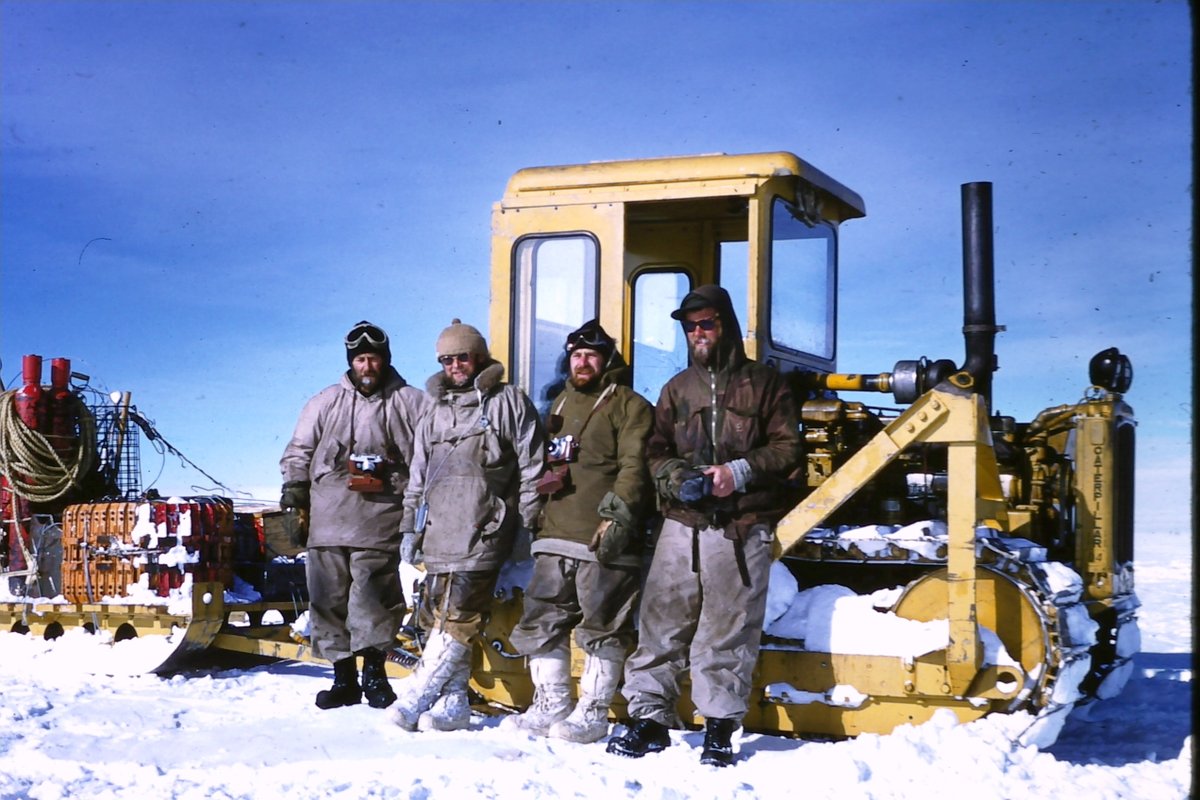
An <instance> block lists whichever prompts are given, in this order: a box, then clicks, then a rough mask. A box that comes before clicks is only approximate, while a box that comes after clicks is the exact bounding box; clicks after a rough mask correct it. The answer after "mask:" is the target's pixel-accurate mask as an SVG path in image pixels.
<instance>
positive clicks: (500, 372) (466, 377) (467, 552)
mask: <svg viewBox="0 0 1200 800" xmlns="http://www.w3.org/2000/svg"><path fill="white" fill-rule="evenodd" d="M436 353H437V360H438V363H439V364H441V369H440V370H439V371H438V372H437V373H435V374H434V375H433V376H432V377H431V378H430V379H429V380H428V382H427V383H426V385H425V388H426V391H427V392H428V394H429V396H430V398H431V401H432V405H431V407H430V408H429V410H428V411H427V412H426V414H425V416H424V417H422V419H421V422H420V424H419V425H418V426H417V432H416V441H415V443H414V445H413V461H412V470H411V478H410V480H409V483H408V491H407V492H406V493H405V496H404V518H403V520H402V521H401V523H400V530H402V531H404V534H403V537H402V541H401V545H400V553H401V559H402V560H403V561H404V562H405V563H410V564H411V563H415V562H416V561H417V560H418V555H417V553H418V551H420V552H421V554H422V555H423V558H424V563H425V571H426V578H425V602H423V603H422V604H421V609H420V611H421V618H420V623H421V626H422V627H423V628H425V629H426V630H428V631H431V632H432V633H430V635H429V639H428V641H427V643H426V645H425V650H424V652H423V653H422V654H421V662H420V664H419V665H418V666H417V668H416V670H415V671H414V672H413V674H412V675H410V676H408V677H407V678H405V679H404V680H403V681H402V682H401V683H400V685H399V686H398V687H397V689H398V694H399V698H398V699H397V700H396V703H395V704H394V705H393V706H392V711H391V718H392V721H393V722H395V723H396V724H397V725H399V726H400V727H402V728H405V729H406V730H458V729H461V728H465V727H467V725H468V724H469V722H470V719H471V709H470V704H469V701H468V699H467V684H468V681H469V680H470V677H471V647H472V644H473V642H474V641H475V640H476V639H477V638H478V636H479V634H480V633H482V632H483V625H484V622H485V620H486V617H487V614H488V613H489V611H490V610H491V604H492V597H493V594H494V591H495V587H496V580H497V578H498V577H499V575H500V568H501V566H502V565H503V564H504V562H505V561H507V560H509V559H510V558H511V557H512V555H513V553H514V548H515V547H516V546H517V544H518V543H520V542H527V541H528V539H529V537H530V536H531V531H532V529H533V528H534V526H535V525H536V523H537V517H538V512H539V511H540V500H539V496H538V493H537V482H538V478H539V477H540V476H541V474H542V470H543V467H544V465H545V449H546V445H545V435H544V433H543V432H542V426H541V422H540V420H539V419H538V415H537V410H536V409H535V408H534V407H533V403H531V402H530V401H529V398H528V397H526V396H525V393H524V392H522V391H521V390H520V389H519V388H518V387H516V386H510V385H508V384H506V383H504V382H503V380H502V379H503V377H504V366H503V365H502V364H500V363H499V362H498V361H496V360H495V359H493V358H492V357H491V355H490V354H489V353H488V347H487V342H486V341H485V340H484V338H483V336H482V335H481V334H480V333H479V331H478V330H476V329H475V328H474V327H472V326H470V325H464V324H463V323H462V322H461V321H460V320H458V319H455V320H454V321H453V322H451V324H450V325H449V327H447V328H446V329H445V330H443V331H442V333H441V335H440V336H438V338H437V344H436Z"/></svg>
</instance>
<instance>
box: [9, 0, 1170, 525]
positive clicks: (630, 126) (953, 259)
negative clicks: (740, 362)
mask: <svg viewBox="0 0 1200 800" xmlns="http://www.w3.org/2000/svg"><path fill="white" fill-rule="evenodd" d="M1190 31H1191V19H1190V15H1189V8H1188V6H1187V4H1186V3H1184V2H1124V3H1099V2H1087V3H1084V2H1007V3H983V2H972V3H955V4H952V3H930V2H844V3H833V2H828V3H826V2H640V3H639V2H629V3H621V2H611V1H610V2H599V3H593V2H548V1H547V2H527V3H510V2H440V3H417V2H394V3H368V2H341V3H334V2H314V3H295V2H272V3H251V2H237V3H219V2H186V3H185V2H175V3H163V2H154V3H132V2H110V3H68V2H37V3H35V2H20V1H18V2H13V0H3V2H0V76H2V77H0V79H2V88H0V92H2V95H0V120H2V122H3V132H2V135H3V140H2V144H0V157H2V161H0V218H2V219H0V222H2V227H0V304H2V305H0V308H2V311H3V315H2V322H0V357H2V358H3V366H2V367H0V377H2V378H3V380H4V382H5V384H6V386H11V385H12V384H14V383H15V382H16V381H17V379H18V378H19V375H20V359H21V355H22V354H25V353H39V354H41V355H43V356H45V357H46V358H47V359H49V358H51V357H57V356H65V357H68V358H71V359H72V361H73V365H74V367H75V369H76V370H78V371H81V372H85V373H88V374H90V375H91V376H92V383H93V385H96V386H99V387H101V388H104V389H107V390H117V389H121V390H129V391H131V392H132V393H133V402H134V403H135V404H136V405H137V406H138V408H139V409H140V410H141V411H142V413H144V414H146V415H147V416H148V417H150V418H151V419H153V420H154V422H155V424H156V426H157V427H158V429H159V430H160V431H161V433H162V434H163V435H164V436H165V437H166V438H167V440H169V441H170V442H171V443H172V444H173V445H175V446H176V447H177V448H178V449H179V450H180V451H182V452H183V453H184V454H185V455H187V456H188V458H190V459H191V460H192V461H194V462H195V463H196V464H198V465H200V466H201V467H202V468H203V469H204V470H205V471H206V472H208V473H210V474H212V475H213V476H215V477H216V478H217V479H219V480H220V481H221V482H222V483H224V484H225V485H227V486H229V487H232V488H234V489H236V490H238V491H240V492H244V493H245V494H247V495H250V496H256V497H261V498H263V499H267V500H273V499H275V498H276V497H277V494H278V459H279V455H280V453H281V452H282V449H283V447H284V445H285V444H286V442H287V439H288V437H289V436H290V434H291V431H292V427H293V425H294V423H295V418H296V415H297V414H298V412H299V410H300V407H301V406H302V405H303V403H304V401H305V400H306V399H307V398H308V397H309V396H311V395H312V394H313V393H315V392H316V391H318V390H319V389H320V388H322V387H323V386H325V385H327V384H329V383H331V382H333V380H335V379H336V377H337V375H338V374H339V373H340V371H341V370H342V369H343V368H344V366H345V362H344V357H343V349H342V345H341V337H342V336H343V334H344V333H345V331H346V330H347V329H348V328H349V327H350V326H351V325H352V324H353V323H354V322H356V321H357V320H359V319H363V318H367V319H371V320H373V321H375V322H377V323H379V324H380V325H382V326H383V327H385V328H386V329H387V330H388V331H389V333H391V335H392V338H393V340H394V342H395V344H394V345H393V351H394V354H395V363H396V366H397V367H398V369H399V370H400V371H401V372H402V373H403V374H404V375H405V376H406V377H407V378H408V379H409V380H410V381H411V382H413V383H416V384H417V385H423V382H424V380H425V378H426V377H427V376H428V375H429V374H430V373H432V372H433V370H434V369H435V368H436V364H435V363H434V361H433V341H434V339H435V337H436V336H437V334H438V332H439V331H440V330H441V329H442V328H443V327H444V326H445V325H446V324H447V323H448V322H449V320H450V318H451V317H454V316H458V317H461V318H462V319H463V320H465V321H468V322H472V323H474V324H476V325H478V326H479V327H480V328H481V329H485V328H486V322H487V299H488V274H487V273H488V248H489V245H490V239H489V234H490V223H489V215H490V209H491V204H492V203H493V202H494V201H495V200H497V199H498V198H499V197H500V196H501V194H502V193H503V191H504V186H505V183H506V181H507V180H508V178H509V176H510V175H511V174H512V173H513V172H515V171H516V170H517V169H520V168H522V167H526V166H534V165H543V164H568V163H579V162H583V161H590V160H598V159H617V158H636V157H649V156H661V155H679V154H687V153H704V152H717V151H722V152H730V153H733V152H756V151H766V150H790V151H792V152H795V153H797V154H798V155H800V156H801V157H802V158H804V159H806V160H807V161H809V162H811V163H813V164H814V165H816V166H817V167H819V168H820V169H822V170H824V171H825V172H827V173H828V174H830V175H832V176H834V177H835V178H837V179H838V180H840V181H841V182H843V183H844V184H846V185H847V186H849V187H851V188H852V189H854V190H855V191H857V192H859V193H860V194H861V195H862V196H863V197H864V199H865V201H866V204H867V212H868V216H867V217H866V218H865V219H862V220H855V221H852V222H849V223H847V224H846V225H845V226H843V228H842V234H841V258H842V261H841V263H842V289H841V295H840V305H841V329H840V342H839V352H840V356H839V366H840V367H841V368H842V369H843V370H846V371H853V372H882V371H888V370H890V369H891V367H892V365H893V364H894V363H895V362H896V361H898V360H901V359H912V358H918V357H920V356H922V355H925V356H929V357H931V358H951V359H954V360H955V361H958V362H960V363H961V361H962V358H963V344H962V337H961V333H960V328H961V324H962V311H961V305H962V294H961V258H962V256H961V231H960V216H959V215H960V210H959V186H960V184H962V183H964V182H968V181H976V180H985V181H991V182H993V184H994V197H995V212H994V215H995V225H996V234H995V240H996V273H997V274H996V281H997V321H998V322H999V323H1000V324H1002V325H1005V326H1006V327H1007V331H1006V332H1005V333H1002V334H1000V335H999V336H998V338H997V354H998V358H999V362H1000V371H999V372H998V373H997V375H996V377H995V407H996V408H997V409H998V410H999V411H1002V412H1004V413H1008V414H1013V415H1015V416H1017V417H1018V418H1019V419H1030V418H1032V416H1033V415H1034V414H1036V413H1037V411H1039V410H1040V409H1042V408H1043V407H1047V406H1053V405H1058V404H1061V403H1070V402H1074V401H1076V400H1078V399H1079V398H1080V396H1081V395H1082V393H1083V390H1084V389H1085V387H1086V385H1087V361H1088V359H1089V358H1090V357H1091V355H1092V354H1093V353H1095V352H1097V351H1098V350H1101V349H1103V348H1105V347H1108V346H1111V345H1115V346H1117V347H1119V348H1120V349H1121V350H1122V351H1123V352H1126V353H1127V354H1129V355H1130V357H1131V358H1132V359H1133V362H1134V369H1135V379H1134V384H1133V388H1132V390H1131V392H1130V394H1129V396H1128V399H1129V402H1130V403H1131V405H1132V406H1133V407H1134V408H1135V410H1136V411H1137V415H1138V418H1139V430H1138V436H1139V440H1138V446H1139V450H1138V480H1139V487H1138V491H1139V507H1138V512H1137V517H1138V524H1139V526H1140V527H1141V528H1143V529H1153V530H1160V531H1170V530H1177V531H1185V530H1187V529H1189V528H1190V524H1191V503H1190V490H1191V479H1190V470H1191V466H1192V461H1191V456H1192V448H1191V425H1192V419H1193V414H1194V409H1193V407H1192V403H1193V397H1192V352H1191V349H1190V340H1191V326H1192V310H1191V299H1192V255H1191V244H1190V238H1191V226H1192V218H1193V217H1192V214H1193V211H1192V174H1193V168H1192V137H1193V131H1192V127H1191V117H1192V100H1191V93H1190V75H1191V58H1192V42H1191V35H1190ZM142 461H143V467H144V472H145V473H146V477H145V480H146V483H149V482H150V481H151V480H154V479H155V478H156V476H157V483H156V488H158V489H159V490H160V491H163V492H164V493H196V492H197V489H193V487H198V489H201V490H207V489H210V488H211V486H212V484H211V483H210V482H209V481H208V480H207V479H206V478H205V477H204V476H203V475H200V474H198V473H197V472H195V471H194V470H189V469H184V468H181V465H180V464H179V462H178V460H177V459H174V458H172V457H168V458H167V459H166V462H165V464H164V463H160V459H159V457H158V456H157V455H156V454H155V453H153V451H152V450H150V449H149V448H148V447H147V446H146V445H145V444H143V451H142ZM160 471H161V475H160Z"/></svg>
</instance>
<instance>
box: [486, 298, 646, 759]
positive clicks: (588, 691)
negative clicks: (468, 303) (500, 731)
mask: <svg viewBox="0 0 1200 800" xmlns="http://www.w3.org/2000/svg"><path fill="white" fill-rule="evenodd" d="M565 349H566V353H567V364H568V369H569V374H568V377H567V385H566V387H565V388H564V389H563V391H562V392H561V393H560V394H559V395H558V396H557V397H555V398H554V401H553V402H552V403H551V404H550V416H549V418H548V420H547V423H546V427H547V429H548V430H549V431H550V433H551V434H553V435H554V436H555V438H554V440H553V442H552V445H551V447H550V469H549V470H548V471H547V472H546V474H545V477H544V479H543V480H542V481H541V482H540V484H539V489H540V490H541V492H542V494H543V495H544V496H545V498H546V505H545V507H544V508H543V510H542V526H541V530H540V531H539V532H538V539H537V541H536V542H534V544H533V548H532V550H533V555H534V566H533V577H532V578H531V579H530V581H529V585H528V586H527V587H526V588H525V602H524V608H523V611H522V615H521V621H520V622H519V623H518V624H517V626H516V628H514V629H513V632H512V635H511V636H510V637H509V641H510V642H511V644H512V645H513V647H514V648H516V650H517V652H519V653H521V654H522V655H524V656H528V657H529V673H530V676H531V677H532V678H533V684H534V700H533V704H532V705H531V706H530V707H529V708H528V709H526V711H525V712H524V713H522V714H517V715H513V716H509V717H506V718H505V719H504V721H503V722H502V723H501V725H502V727H511V728H516V729H518V730H522V731H525V732H527V733H532V734H536V735H539V736H551V737H554V738H558V739H565V740H567V741H572V742H595V741H599V740H600V739H602V738H604V737H605V736H607V735H608V710H609V705H610V703H611V702H612V697H613V694H614V692H615V691H616V689H617V684H618V683H619V682H620V680H621V669H622V666H623V665H624V663H625V656H626V655H627V654H628V653H629V649H630V647H632V645H633V642H634V639H635V633H634V622H633V617H634V609H635V608H636V604H637V594H638V587H639V585H640V583H641V577H642V575H641V573H642V548H643V540H644V539H645V530H644V524H643V519H644V517H645V515H646V513H647V512H648V511H649V510H651V508H652V503H651V501H652V487H651V483H650V476H649V473H648V472H647V470H646V458H645V455H646V439H647V438H648V437H649V436H650V426H651V424H652V423H653V412H652V409H651V406H650V404H649V403H648V402H646V400H645V399H644V398H643V397H642V396H641V395H639V394H638V393H637V392H635V391H633V389H632V388H630V386H628V384H629V383H630V382H631V379H632V375H631V374H630V370H629V367H627V366H626V364H625V361H624V359H623V358H622V357H621V353H620V351H619V350H617V343H616V341H615V340H614V339H613V338H612V337H611V336H609V335H608V333H607V332H606V331H605V330H604V328H602V327H601V326H600V323H599V321H597V320H591V321H590V322H586V323H584V324H583V325H582V326H581V327H579V328H578V329H576V330H575V331H573V332H571V333H570V334H568V335H567V342H566V348H565ZM572 634H573V635H574V637H575V641H576V642H577V643H578V645H579V647H580V649H581V650H583V652H584V654H585V657H584V662H583V674H582V675H581V677H580V680H579V702H578V703H574V702H572V698H571V636H572Z"/></svg>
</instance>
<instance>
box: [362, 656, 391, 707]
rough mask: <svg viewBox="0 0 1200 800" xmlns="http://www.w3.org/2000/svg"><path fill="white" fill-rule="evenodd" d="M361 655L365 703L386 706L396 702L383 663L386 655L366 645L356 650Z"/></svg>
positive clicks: (372, 705) (373, 705)
mask: <svg viewBox="0 0 1200 800" xmlns="http://www.w3.org/2000/svg"><path fill="white" fill-rule="evenodd" d="M358 652H359V654H360V655H362V657H363V671H362V690H363V694H365V695H366V696H367V704H368V705H369V706H371V708H387V707H388V706H390V705H391V704H392V703H394V702H396V693H395V692H394V691H392V685H391V684H390V683H388V678H387V672H386V671H385V670H384V664H385V663H386V661H387V656H385V655H384V653H383V651H382V650H376V649H375V648H374V647H368V648H367V649H365V650H359V651H358Z"/></svg>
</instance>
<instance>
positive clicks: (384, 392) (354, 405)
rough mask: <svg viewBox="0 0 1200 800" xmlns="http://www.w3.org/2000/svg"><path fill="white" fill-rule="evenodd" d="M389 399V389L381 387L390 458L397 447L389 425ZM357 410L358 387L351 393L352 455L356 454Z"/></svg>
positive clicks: (385, 449) (380, 397) (380, 394)
mask: <svg viewBox="0 0 1200 800" xmlns="http://www.w3.org/2000/svg"><path fill="white" fill-rule="evenodd" d="M387 399H388V398H387V390H386V389H384V388H382V387H381V388H380V390H379V401H380V403H382V405H383V444H384V453H385V454H386V455H387V457H388V458H392V454H393V452H394V451H395V450H396V449H397V448H396V443H395V442H393V441H392V431H391V428H389V427H388V404H387ZM357 411H358V390H357V389H356V390H355V391H354V393H353V394H351V395H350V453H351V455H353V454H354V441H355V439H354V424H355V422H357V421H358V414H357Z"/></svg>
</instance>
